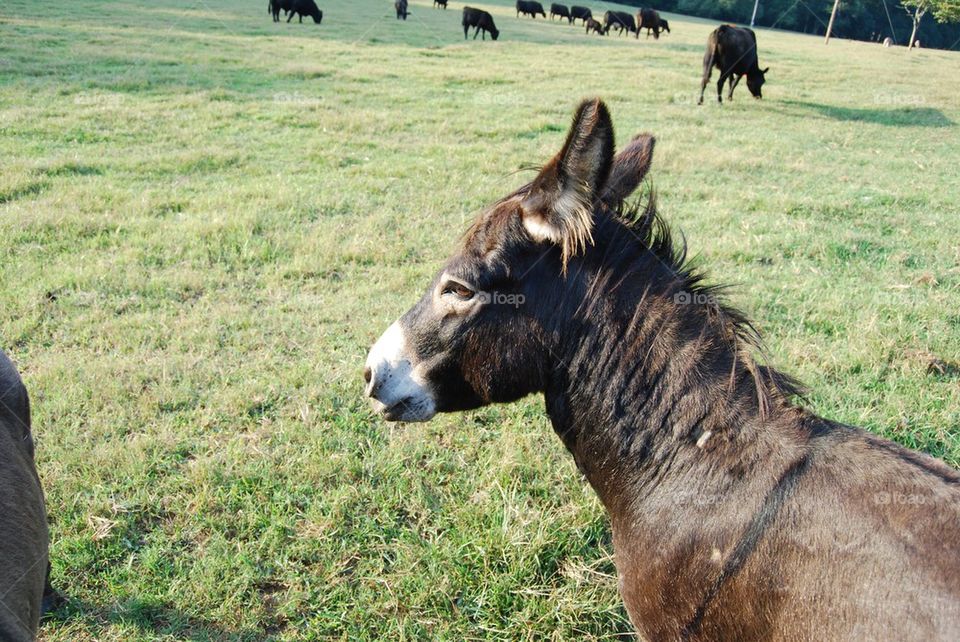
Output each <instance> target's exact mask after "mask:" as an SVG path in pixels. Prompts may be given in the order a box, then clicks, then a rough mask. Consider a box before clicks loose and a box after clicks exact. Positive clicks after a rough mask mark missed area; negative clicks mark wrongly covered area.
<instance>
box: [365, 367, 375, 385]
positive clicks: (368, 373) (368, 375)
mask: <svg viewBox="0 0 960 642" xmlns="http://www.w3.org/2000/svg"><path fill="white" fill-rule="evenodd" d="M371 378H373V370H371V369H370V366H364V368H363V380H364V381H366V382H367V383H370V379H371Z"/></svg>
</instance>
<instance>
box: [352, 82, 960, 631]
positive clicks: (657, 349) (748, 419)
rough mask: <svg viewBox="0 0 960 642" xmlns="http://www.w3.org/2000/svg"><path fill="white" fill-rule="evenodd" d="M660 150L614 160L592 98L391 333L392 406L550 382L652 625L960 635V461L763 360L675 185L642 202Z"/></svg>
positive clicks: (623, 587) (633, 606)
mask: <svg viewBox="0 0 960 642" xmlns="http://www.w3.org/2000/svg"><path fill="white" fill-rule="evenodd" d="M653 148H654V139H653V138H652V137H651V136H649V135H640V136H638V137H636V138H634V139H633V140H632V141H631V142H630V143H629V144H628V145H627V146H626V148H625V149H624V150H623V151H621V152H620V153H619V154H618V155H616V156H614V134H613V125H612V122H611V119H610V115H609V113H608V111H607V108H606V106H605V105H604V104H603V103H602V102H600V101H599V100H591V101H587V102H584V103H583V104H582V105H580V107H579V109H578V110H577V112H576V116H575V118H574V120H573V125H572V126H571V128H570V132H569V134H568V136H567V139H566V142H565V143H564V145H563V147H562V148H561V149H560V152H559V153H558V154H557V155H556V156H555V157H554V158H553V159H552V160H550V162H548V163H547V164H546V165H545V166H544V167H543V169H542V170H541V171H540V173H539V174H538V175H537V177H536V178H535V179H534V180H533V181H532V182H531V183H529V184H527V185H524V186H523V187H521V188H519V189H518V190H516V191H515V192H513V193H512V194H510V195H508V196H506V197H505V198H503V199H501V200H500V201H498V202H496V203H494V204H493V205H492V206H491V207H489V208H488V209H487V210H486V211H484V212H482V213H481V214H480V215H479V216H478V218H477V219H476V221H475V222H474V223H473V225H472V227H471V228H470V229H469V231H468V232H467V234H466V236H465V237H464V241H463V244H462V247H461V248H460V249H459V251H457V252H456V253H455V254H454V255H453V256H452V257H451V258H450V259H449V260H448V261H447V263H446V264H445V265H444V267H443V268H442V269H441V270H440V272H439V274H438V275H437V276H436V278H435V279H434V280H433V282H432V283H431V285H430V286H429V288H428V289H427V292H426V294H425V295H424V296H423V298H422V299H421V300H420V301H419V302H418V303H417V304H415V305H414V306H413V307H412V308H411V309H410V310H409V311H407V312H406V313H405V314H404V315H403V316H401V317H400V319H398V320H397V321H396V322H395V323H394V324H393V325H391V326H390V327H389V328H388V329H387V330H386V332H385V333H384V334H383V336H381V337H380V339H379V340H378V341H377V342H376V344H375V345H374V346H373V347H372V349H371V351H370V354H369V356H368V358H367V362H366V367H365V368H364V377H365V379H366V382H367V383H366V394H367V395H368V396H369V397H371V398H372V404H373V407H374V408H375V410H376V411H378V412H379V414H380V415H382V417H383V418H385V419H386V420H388V421H427V420H429V419H431V418H432V417H433V416H434V415H435V414H436V413H438V412H454V411H460V410H469V409H471V408H477V407H479V406H483V405H486V404H491V403H502V402H509V401H513V400H516V399H520V398H521V397H524V396H526V395H528V394H533V393H543V394H544V396H545V398H546V410H547V413H548V415H549V417H550V420H551V423H552V424H553V427H554V430H555V431H556V432H557V434H558V435H559V437H560V438H561V440H562V441H563V443H564V444H565V445H566V447H567V448H568V449H569V451H570V452H571V453H572V454H573V457H574V459H575V461H576V463H577V465H578V467H579V469H580V470H581V471H582V472H583V474H584V475H585V477H586V479H587V481H588V482H589V483H590V485H591V486H592V487H593V488H594V490H595V491H596V492H597V494H598V495H599V497H600V499H601V501H602V502H603V504H604V506H605V508H606V510H607V511H608V513H609V516H610V521H611V528H612V535H613V545H614V551H615V561H616V566H617V570H618V574H619V578H620V592H621V595H622V597H623V600H624V603H625V605H626V608H627V611H628V613H629V615H630V618H631V621H632V622H633V624H634V626H635V627H636V630H637V632H638V633H639V634H640V635H641V636H642V637H643V638H644V639H648V640H751V641H755V640H804V641H807V640H809V641H814V640H871V639H872V640H878V639H889V640H893V639H896V640H958V639H960V556H958V553H957V544H958V542H960V475H958V473H957V472H956V471H955V470H953V469H952V468H950V467H948V466H947V465H945V464H943V463H941V462H939V461H937V460H935V459H933V458H931V457H929V456H926V455H923V454H920V453H917V452H914V451H911V450H908V449H906V448H903V447H901V446H898V445H897V444H894V443H892V442H890V441H887V440H885V439H881V438H879V437H877V436H874V435H871V434H869V433H867V432H865V431H863V430H861V429H858V428H854V427H850V426H845V425H841V424H838V423H834V422H832V421H830V420H827V419H823V418H820V417H818V416H816V415H814V414H813V413H812V412H810V411H809V410H806V409H804V408H803V407H802V406H801V405H799V402H798V400H797V399H798V396H799V395H800V392H801V389H800V387H799V384H798V383H796V382H795V381H794V380H793V379H791V378H789V377H788V376H786V375H783V374H781V373H779V372H777V371H776V370H774V369H772V368H770V367H769V366H766V365H761V364H760V363H758V362H757V361H755V360H754V359H753V358H752V357H751V354H752V353H753V352H755V351H756V350H757V348H758V347H759V339H758V338H757V336H756V333H755V331H754V330H753V328H752V326H751V325H750V323H749V321H748V320H747V319H746V318H745V317H744V315H743V314H741V313H740V312H738V311H736V310H735V309H733V308H731V307H730V306H729V305H727V304H726V303H724V302H723V301H722V299H721V298H719V293H718V290H717V289H716V288H714V287H709V286H707V285H704V282H703V277H702V275H701V274H699V273H698V272H697V271H695V270H694V269H693V268H691V267H690V266H689V264H688V263H687V262H686V260H685V256H686V254H685V249H684V248H683V246H682V245H679V246H678V244H675V243H674V242H673V241H672V240H671V235H670V232H669V230H668V228H667V226H666V225H665V224H664V222H663V221H662V220H661V219H660V218H659V216H658V215H657V214H656V213H655V208H654V205H653V203H652V198H651V199H650V202H649V203H648V204H647V206H646V207H645V208H642V209H637V208H627V207H625V206H624V201H625V199H626V198H627V197H628V196H629V195H630V194H631V193H632V192H633V191H634V190H635V188H636V187H637V185H638V184H639V183H640V182H641V180H642V179H643V177H644V176H645V174H646V173H647V170H648V168H649V166H650V162H651V159H652V154H653ZM499 302H506V303H507V304H498V303H499ZM518 302H522V304H520V305H518V304H517V303H518Z"/></svg>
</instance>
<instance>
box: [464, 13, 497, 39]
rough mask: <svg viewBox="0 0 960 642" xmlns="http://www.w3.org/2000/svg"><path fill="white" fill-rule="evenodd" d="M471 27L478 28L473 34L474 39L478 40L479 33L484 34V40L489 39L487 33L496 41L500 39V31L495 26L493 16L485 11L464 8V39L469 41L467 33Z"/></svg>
mask: <svg viewBox="0 0 960 642" xmlns="http://www.w3.org/2000/svg"><path fill="white" fill-rule="evenodd" d="M470 27H476V30H475V31H474V32H473V39H474V40H476V39H477V34H478V33H481V32H482V33H483V37H482V39H483V40H486V39H487V33H489V34H490V37H491V38H493V39H494V40H496V39H497V38H499V37H500V31H499V30H498V29H497V25H495V24H493V16H491V15H490V14H489V13H488V12H486V11H484V10H483V9H474V8H473V7H464V8H463V39H464V40H466V39H467V32H468V31H469V30H470Z"/></svg>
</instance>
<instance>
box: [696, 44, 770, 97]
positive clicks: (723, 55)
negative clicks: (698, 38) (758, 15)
mask: <svg viewBox="0 0 960 642" xmlns="http://www.w3.org/2000/svg"><path fill="white" fill-rule="evenodd" d="M714 67H716V68H717V69H719V70H720V80H719V81H718V82H717V101H718V102H721V103H722V102H723V98H722V97H721V96H720V94H721V93H723V82H724V81H725V80H727V79H728V78H729V79H730V91H729V92H728V93H727V100H733V90H734V89H735V88H736V86H737V83H739V82H740V79H741V78H743V76H746V77H747V89H749V90H750V93H751V94H753V97H754V98H762V97H763V96H762V95H761V92H760V88H761V87H763V83H764V81H765V80H766V78H765V77H764V76H765V74H766V73H767V72H768V71H769V70H770V67H767V68H766V69H760V66H759V65H758V64H757V35H756V34H755V33H753V30H752V29H747V28H746V27H734V26H733V25H720V26H719V27H717V28H716V29H714V30H713V32H712V33H711V34H710V36H709V37H708V38H707V52H706V53H705V54H704V56H703V80H702V81H701V83H700V100H698V101H697V104H698V105H702V104H703V90H704V89H706V87H707V83H708V82H710V74H711V73H712V72H713V68H714Z"/></svg>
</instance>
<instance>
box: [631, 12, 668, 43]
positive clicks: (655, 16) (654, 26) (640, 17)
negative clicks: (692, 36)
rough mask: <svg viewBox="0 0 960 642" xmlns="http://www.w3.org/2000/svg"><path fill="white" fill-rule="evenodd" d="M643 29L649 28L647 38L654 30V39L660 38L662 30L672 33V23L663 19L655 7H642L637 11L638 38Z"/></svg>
mask: <svg viewBox="0 0 960 642" xmlns="http://www.w3.org/2000/svg"><path fill="white" fill-rule="evenodd" d="M641 29H646V30H647V38H649V37H650V32H651V31H652V32H653V39H654V40H659V39H660V32H661V31H666V32H667V33H670V25H669V24H667V21H666V20H662V19H661V18H660V14H659V13H657V12H656V11H654V10H653V9H641V10H640V11H638V12H637V34H636V37H637V38H639V37H640V30H641Z"/></svg>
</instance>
